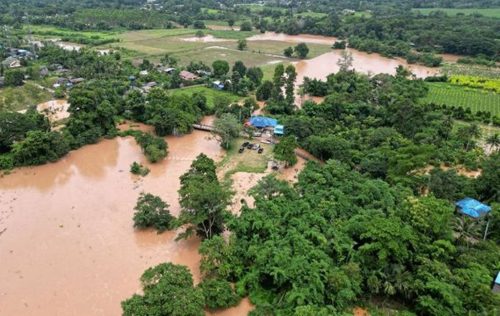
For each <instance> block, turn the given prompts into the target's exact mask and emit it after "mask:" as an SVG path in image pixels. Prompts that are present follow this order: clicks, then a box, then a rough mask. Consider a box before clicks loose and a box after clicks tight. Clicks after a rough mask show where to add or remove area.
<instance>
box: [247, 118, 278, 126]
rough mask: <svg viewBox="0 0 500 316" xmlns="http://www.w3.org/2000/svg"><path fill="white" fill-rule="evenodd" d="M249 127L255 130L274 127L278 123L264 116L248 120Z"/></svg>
mask: <svg viewBox="0 0 500 316" xmlns="http://www.w3.org/2000/svg"><path fill="white" fill-rule="evenodd" d="M250 125H252V126H255V127H257V128H263V127H275V126H276V125H278V121H277V120H275V119H273V118H270V117H266V116H252V117H251V118H250Z"/></svg>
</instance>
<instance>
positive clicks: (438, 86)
mask: <svg viewBox="0 0 500 316" xmlns="http://www.w3.org/2000/svg"><path fill="white" fill-rule="evenodd" d="M424 101H425V102H433V103H436V104H446V105H449V106H461V107H464V108H470V109H471V111H472V112H477V111H488V112H491V114H493V115H500V94H498V93H494V92H488V91H485V90H480V89H473V88H465V87H460V86H455V85H452V84H449V83H429V94H428V95H427V97H425V99H424Z"/></svg>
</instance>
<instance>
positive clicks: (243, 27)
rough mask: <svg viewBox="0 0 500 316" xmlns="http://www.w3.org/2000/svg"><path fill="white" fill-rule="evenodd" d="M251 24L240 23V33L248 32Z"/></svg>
mask: <svg viewBox="0 0 500 316" xmlns="http://www.w3.org/2000/svg"><path fill="white" fill-rule="evenodd" d="M252 28H253V27H252V23H250V22H248V21H247V22H243V23H241V26H240V31H243V32H249V31H251V30H252Z"/></svg>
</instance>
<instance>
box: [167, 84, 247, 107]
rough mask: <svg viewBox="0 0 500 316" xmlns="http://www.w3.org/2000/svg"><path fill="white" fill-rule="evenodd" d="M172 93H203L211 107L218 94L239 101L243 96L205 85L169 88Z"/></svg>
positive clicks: (232, 100)
mask: <svg viewBox="0 0 500 316" xmlns="http://www.w3.org/2000/svg"><path fill="white" fill-rule="evenodd" d="M169 93H170V94H171V95H183V94H184V95H189V96H191V95H193V94H194V93H201V94H203V95H204V96H205V97H206V98H207V105H208V106H209V107H210V108H213V107H214V100H215V98H216V97H217V96H225V97H227V98H229V99H230V100H231V102H238V101H239V100H240V99H241V97H239V96H237V95H234V94H232V93H230V92H227V91H219V90H215V89H211V88H208V87H205V86H191V87H186V88H180V89H174V90H169Z"/></svg>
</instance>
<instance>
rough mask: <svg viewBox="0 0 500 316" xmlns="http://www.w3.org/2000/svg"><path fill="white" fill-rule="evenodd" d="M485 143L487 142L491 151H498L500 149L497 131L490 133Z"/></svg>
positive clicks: (499, 136)
mask: <svg viewBox="0 0 500 316" xmlns="http://www.w3.org/2000/svg"><path fill="white" fill-rule="evenodd" d="M486 144H488V145H489V146H490V151H491V152H496V151H498V150H499V149H500V135H499V134H498V133H495V134H493V135H490V136H489V137H488V138H487V139H486Z"/></svg>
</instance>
